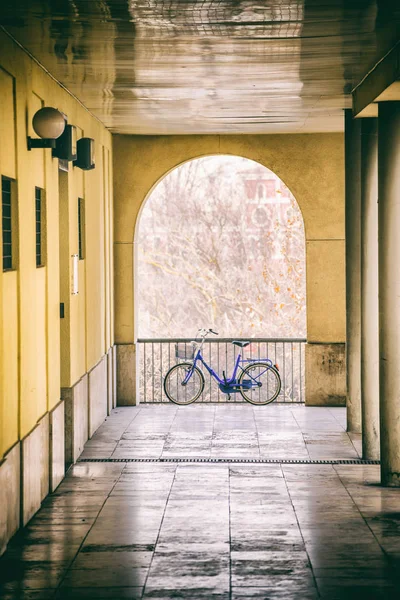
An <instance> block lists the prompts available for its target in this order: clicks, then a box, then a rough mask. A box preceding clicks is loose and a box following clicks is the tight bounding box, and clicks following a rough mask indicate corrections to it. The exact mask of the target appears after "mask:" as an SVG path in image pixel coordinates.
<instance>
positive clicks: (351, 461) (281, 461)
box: [78, 457, 380, 465]
mask: <svg viewBox="0 0 400 600" xmlns="http://www.w3.org/2000/svg"><path fill="white" fill-rule="evenodd" d="M78 462H84V463H243V464H267V465H271V464H273V465H277V464H278V465H379V464H380V462H379V460H363V459H361V458H333V459H315V460H313V459H311V458H310V459H295V458H181V457H180V458H80V459H78Z"/></svg>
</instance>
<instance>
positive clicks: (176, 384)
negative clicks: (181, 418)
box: [164, 363, 204, 405]
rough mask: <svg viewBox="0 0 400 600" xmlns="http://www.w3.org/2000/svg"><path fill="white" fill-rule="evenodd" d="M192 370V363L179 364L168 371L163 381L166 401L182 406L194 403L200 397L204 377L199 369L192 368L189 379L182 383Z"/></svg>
mask: <svg viewBox="0 0 400 600" xmlns="http://www.w3.org/2000/svg"><path fill="white" fill-rule="evenodd" d="M192 369H193V365H192V363H179V364H178V365H175V366H174V367H172V368H171V369H170V370H169V371H168V373H167V374H166V376H165V379H164V392H165V395H166V396H167V398H168V400H171V402H174V403H175V404H181V405H184V404H191V403H192V402H195V401H196V400H197V398H198V397H199V396H201V394H202V392H203V390H204V376H203V373H202V372H201V371H200V369H198V368H197V367H194V369H193V373H192V374H191V376H190V379H189V380H188V381H187V382H186V383H184V381H185V379H186V377H187V375H188V373H189V371H191V370H192Z"/></svg>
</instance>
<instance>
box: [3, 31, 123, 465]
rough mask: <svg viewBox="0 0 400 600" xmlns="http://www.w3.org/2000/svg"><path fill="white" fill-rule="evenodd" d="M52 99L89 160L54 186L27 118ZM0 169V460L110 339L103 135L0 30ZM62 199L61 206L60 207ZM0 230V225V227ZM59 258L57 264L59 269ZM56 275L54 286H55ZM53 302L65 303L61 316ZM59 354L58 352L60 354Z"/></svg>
mask: <svg viewBox="0 0 400 600" xmlns="http://www.w3.org/2000/svg"><path fill="white" fill-rule="evenodd" d="M42 106H55V107H57V108H58V109H60V110H61V111H62V112H64V113H65V114H66V115H67V116H68V121H69V122H70V123H72V124H74V125H76V126H77V127H78V137H81V136H82V135H84V136H86V137H92V138H94V139H95V152H96V169H95V170H93V171H88V172H83V171H82V170H80V169H78V168H72V166H71V163H70V168H69V172H68V174H67V175H66V176H65V178H64V180H63V188H64V193H63V194H61V199H60V196H59V169H58V160H57V159H53V158H52V154H51V150H41V149H35V150H32V151H31V152H28V150H27V145H26V139H27V135H31V136H33V137H36V135H35V134H34V132H33V130H32V128H31V125H30V124H31V121H32V117H33V115H34V113H35V112H36V111H37V110H38V109H39V108H41V107H42ZM0 139H1V144H0V175H3V176H7V177H10V178H12V179H13V180H15V181H16V194H15V204H14V206H15V209H16V211H15V215H16V213H17V212H18V218H17V223H16V227H17V231H16V234H17V235H15V236H14V242H15V243H14V249H15V250H16V253H17V260H16V263H15V265H14V266H15V269H14V270H12V271H8V272H3V270H2V255H1V253H2V245H1V244H0V259H1V265H0V267H1V268H0V352H1V355H0V379H1V387H0V460H1V457H2V456H3V454H4V453H5V452H6V451H7V450H8V449H9V448H10V447H11V446H12V445H14V444H15V443H16V442H17V441H18V439H21V438H23V437H24V436H26V435H27V434H28V433H29V432H30V431H31V430H32V429H33V428H34V427H35V425H36V423H37V421H38V420H39V419H40V418H41V417H42V416H43V415H44V414H45V413H46V412H47V411H48V410H51V409H52V408H53V407H54V406H56V405H57V403H58V402H59V400H60V387H70V386H72V385H73V384H74V383H76V382H77V381H78V380H79V379H80V378H81V377H82V376H83V375H84V374H85V373H86V372H87V371H89V370H90V369H91V368H92V367H94V366H95V365H96V364H97V362H98V361H99V360H100V359H101V357H102V356H103V355H104V354H105V353H106V352H107V350H108V348H109V347H110V346H111V345H112V344H113V328H112V306H113V298H112V289H111V279H112V278H111V276H110V272H111V269H112V257H111V256H110V247H111V245H112V243H113V242H112V219H113V215H112V195H111V176H112V172H111V158H110V157H111V135H110V134H109V132H108V131H107V130H106V129H105V128H104V127H103V125H102V124H101V123H100V122H99V121H98V120H96V119H95V118H94V117H92V116H91V114H90V113H89V112H88V111H87V110H85V109H84V108H83V107H82V105H80V104H79V103H78V102H77V101H76V100H75V99H74V98H73V97H72V96H71V95H70V94H68V93H67V92H66V91H65V90H63V89H62V88H61V87H60V86H59V85H58V84H57V83H56V82H55V81H54V80H53V79H51V78H50V77H49V76H48V75H47V74H46V73H45V71H44V70H43V69H42V68H41V67H40V66H39V65H37V64H36V63H35V62H34V61H33V60H32V59H31V58H30V57H29V56H28V55H27V54H25V53H24V52H23V50H21V49H20V48H19V47H18V46H17V45H16V44H15V43H14V42H13V41H12V40H10V39H9V38H8V36H6V35H5V34H4V33H2V32H0ZM35 186H38V187H41V188H43V189H44V190H45V198H46V202H45V206H46V214H45V221H46V244H45V245H46V248H45V266H43V267H40V268H37V267H36V259H35V202H34V191H35ZM79 196H81V197H82V198H84V200H85V208H86V216H85V220H86V256H85V259H84V260H82V261H80V263H79V294H78V295H74V296H72V295H71V293H70V280H71V259H70V256H71V254H75V253H78V197H79ZM60 201H61V210H60ZM0 234H1V233H0ZM60 260H61V269H60ZM60 285H61V296H60ZM60 302H64V304H65V319H63V320H62V321H61V331H60V313H59V306H60ZM61 355H62V360H61V358H60V357H61Z"/></svg>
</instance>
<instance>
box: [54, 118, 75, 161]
mask: <svg viewBox="0 0 400 600" xmlns="http://www.w3.org/2000/svg"><path fill="white" fill-rule="evenodd" d="M76 137H77V133H76V127H75V125H68V123H67V124H66V125H65V129H64V131H63V133H62V135H60V137H59V138H58V139H57V141H56V145H55V147H54V150H53V156H55V157H56V158H61V159H63V160H67V161H72V160H76V158H77V156H76Z"/></svg>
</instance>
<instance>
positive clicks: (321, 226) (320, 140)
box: [113, 133, 345, 344]
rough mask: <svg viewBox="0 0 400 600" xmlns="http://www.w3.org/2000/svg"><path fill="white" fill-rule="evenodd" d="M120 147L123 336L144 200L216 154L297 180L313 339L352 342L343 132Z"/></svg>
mask: <svg viewBox="0 0 400 600" xmlns="http://www.w3.org/2000/svg"><path fill="white" fill-rule="evenodd" d="M113 148H114V196H115V204H114V209H115V222H114V224H115V228H114V236H115V251H114V259H115V308H116V312H115V328H116V330H115V335H116V342H117V343H121V344H128V343H133V342H134V340H135V324H134V308H133V302H134V300H133V297H134V291H133V288H134V282H133V269H134V265H133V241H134V231H135V226H136V222H137V218H138V215H139V212H140V208H141V206H142V204H143V202H144V200H145V199H146V197H147V195H148V194H149V192H150V191H151V189H152V188H153V187H154V185H156V184H157V182H158V181H159V180H160V179H161V178H162V177H163V176H164V175H165V174H166V173H168V172H169V171H170V170H171V169H173V168H175V167H177V166H178V165H179V164H182V163H183V162H185V161H187V160H190V159H193V158H197V157H199V156H205V155H210V154H232V155H237V156H243V157H245V158H249V159H252V160H255V161H258V162H259V163H261V164H262V165H265V166H266V167H268V168H269V169H271V170H272V171H274V172H275V173H276V174H277V175H278V176H279V177H280V178H281V179H282V180H283V181H284V183H285V184H286V185H287V186H288V187H289V188H290V190H291V191H292V193H293V194H294V196H295V198H296V200H297V201H298V203H299V206H300V208H301V210H302V213H303V217H304V224H305V232H306V241H307V338H308V341H309V342H344V340H345V279H344V276H345V272H344V260H345V250H344V164H343V160H344V157H343V154H344V149H343V136H342V134H329V133H328V134H327V133H325V134H303V135H299V134H296V135H246V136H243V135H242V136H239V135H231V136H229V135H225V136H211V135H209V136H207V135H206V136H200V135H198V136H193V135H190V136H142V137H141V136H121V135H117V136H114V138H113ZM139 284H140V282H139Z"/></svg>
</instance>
